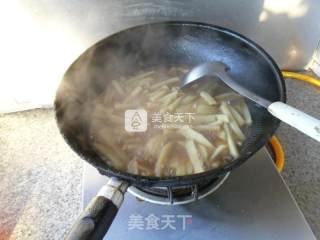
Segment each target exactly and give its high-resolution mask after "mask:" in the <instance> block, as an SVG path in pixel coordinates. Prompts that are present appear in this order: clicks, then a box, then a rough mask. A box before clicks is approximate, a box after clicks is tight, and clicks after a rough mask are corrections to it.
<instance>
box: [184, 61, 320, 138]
mask: <svg viewBox="0 0 320 240" xmlns="http://www.w3.org/2000/svg"><path fill="white" fill-rule="evenodd" d="M227 69H228V67H227V66H226V65H225V64H224V63H222V62H208V63H203V64H200V65H198V66H196V67H194V68H193V69H191V71H190V72H189V73H187V74H186V75H185V76H184V77H183V78H182V79H181V87H183V88H185V87H186V86H187V85H189V84H190V83H192V82H194V81H197V80H200V79H201V78H203V77H208V76H209V77H210V76H212V77H218V78H219V79H220V80H221V81H223V82H224V83H225V84H226V85H228V86H229V87H230V88H232V89H233V90H234V91H236V92H238V93H239V94H240V95H242V96H244V97H246V98H249V99H251V100H252V101H254V102H256V103H257V104H259V105H261V106H263V107H265V108H266V109H268V111H269V112H270V113H271V114H272V115H273V116H274V117H276V118H278V119H280V120H281V121H282V122H285V123H287V124H289V125H290V126H292V127H294V128H296V129H298V130H299V131H301V132H303V133H304V134H306V135H308V136H310V137H312V138H313V139H315V140H317V141H318V142H320V120H318V119H316V118H314V117H312V116H310V115H308V114H306V113H304V112H301V111H300V110H298V109H296V108H294V107H291V106H289V105H288V104H285V103H283V102H270V101H268V100H267V99H264V98H263V97H260V96H258V95H257V94H255V93H253V92H251V91H250V90H248V89H246V88H245V87H243V86H241V85H240V84H239V83H237V82H236V81H234V80H233V79H232V78H231V77H230V76H229V74H228V72H227Z"/></svg>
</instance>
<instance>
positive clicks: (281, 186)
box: [83, 148, 316, 240]
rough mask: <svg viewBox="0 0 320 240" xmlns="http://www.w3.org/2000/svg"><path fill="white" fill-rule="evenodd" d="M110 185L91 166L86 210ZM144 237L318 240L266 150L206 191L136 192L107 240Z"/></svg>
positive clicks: (86, 172)
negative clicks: (101, 190) (92, 200)
mask: <svg viewBox="0 0 320 240" xmlns="http://www.w3.org/2000/svg"><path fill="white" fill-rule="evenodd" d="M107 180H108V178H107V177H106V176H103V175H100V174H99V173H98V171H97V170H96V169H95V168H94V167H92V166H91V165H89V164H85V167H84V175H83V207H85V206H86V205H87V204H88V203H89V201H90V200H91V199H92V198H93V197H94V196H95V195H96V194H97V192H98V191H99V189H100V188H101V187H102V186H103V185H104V184H105V183H106V182H107ZM143 238H145V239H152V240H157V239H167V240H171V239H174V240H176V239H192V240H193V239H197V240H202V239H203V240H204V239H246V240H248V239H255V240H256V239H268V240H269V239H290V240H294V239H299V240H300V239H304V240H307V239H314V240H315V239H316V238H315V236H314V234H313V233H312V231H311V229H310V227H309V225H308V223H307V222H306V220H305V218H304V216H303V215H302V213H301V211H300V209H299V207H298V205H297V203H296V202H295V200H294V198H293V197H292V194H291V193H290V191H289V189H288V187H287V186H286V184H285V183H284V181H283V179H282V177H281V175H280V174H279V173H278V171H277V170H276V168H275V165H274V163H273V160H272V158H271V156H270V155H269V153H268V151H267V150H266V148H263V149H261V150H260V151H259V152H257V153H256V154H255V155H254V156H253V157H252V158H251V159H249V160H248V161H247V162H246V163H245V164H243V165H242V166H240V167H239V168H237V169H235V170H234V171H232V173H228V174H227V175H225V176H223V177H221V178H218V179H215V180H214V181H212V182H209V183H207V184H204V185H203V186H190V187H185V188H184V189H179V190H176V189H170V188H162V189H154V188H150V189H145V188H143V189H141V188H137V187H130V188H129V189H128V193H126V195H125V200H124V202H123V204H122V206H121V208H120V209H119V212H118V214H117V216H116V218H115V220H114V221H113V223H112V225H111V227H110V229H109V231H108V233H107V235H106V236H105V238H104V239H110V240H118V239H121V240H126V239H130V240H136V239H143Z"/></svg>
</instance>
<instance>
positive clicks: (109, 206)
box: [66, 178, 128, 240]
mask: <svg viewBox="0 0 320 240" xmlns="http://www.w3.org/2000/svg"><path fill="white" fill-rule="evenodd" d="M127 188H128V184H127V183H126V182H122V181H119V180H118V179H116V178H111V179H110V180H109V181H108V183H107V184H106V185H104V186H103V187H102V188H101V189H100V191H99V193H98V194H97V196H95V197H94V198H93V199H92V200H91V201H90V203H89V204H88V206H87V207H86V208H85V210H84V211H83V212H82V213H81V214H80V216H79V217H78V219H77V220H76V222H75V223H74V225H73V226H72V229H71V231H70V232H69V234H68V235H67V237H66V239H67V240H98V239H103V237H104V236H105V234H106V232H107V231H108V229H109V227H110V225H111V224H112V221H113V219H114V218H115V216H116V215H117V212H118V209H119V208H120V206H121V204H122V202H123V197H124V193H125V192H126V190H127Z"/></svg>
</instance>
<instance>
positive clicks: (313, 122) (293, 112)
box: [268, 102, 320, 142]
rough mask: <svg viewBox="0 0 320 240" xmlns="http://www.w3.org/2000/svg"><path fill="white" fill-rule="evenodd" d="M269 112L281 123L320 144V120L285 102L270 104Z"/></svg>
mask: <svg viewBox="0 0 320 240" xmlns="http://www.w3.org/2000/svg"><path fill="white" fill-rule="evenodd" d="M268 111H269V112H270V113H271V114H272V115H273V116H275V117H276V118H278V119H280V120H281V121H283V122H285V123H287V124H289V125H290V126H292V127H294V128H296V129H298V130H299V131H300V132H303V133H304V134H306V135H308V136H309V137H312V138H313V139H315V140H317V141H318V142H320V120H318V119H316V118H314V117H312V116H310V115H308V114H306V113H304V112H301V111H300V110H298V109H296V108H294V107H291V106H289V105H287V104H285V103H283V102H274V103H272V104H270V105H269V106H268Z"/></svg>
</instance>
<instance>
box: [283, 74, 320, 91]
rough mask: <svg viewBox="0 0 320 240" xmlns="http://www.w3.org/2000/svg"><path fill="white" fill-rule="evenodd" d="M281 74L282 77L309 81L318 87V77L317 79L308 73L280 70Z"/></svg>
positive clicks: (319, 85)
mask: <svg viewBox="0 0 320 240" xmlns="http://www.w3.org/2000/svg"><path fill="white" fill-rule="evenodd" d="M282 76H283V77H284V78H294V79H297V80H301V81H304V82H307V83H310V84H312V85H314V86H316V87H320V79H317V78H315V77H312V76H309V75H305V74H302V73H296V72H289V71H282Z"/></svg>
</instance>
